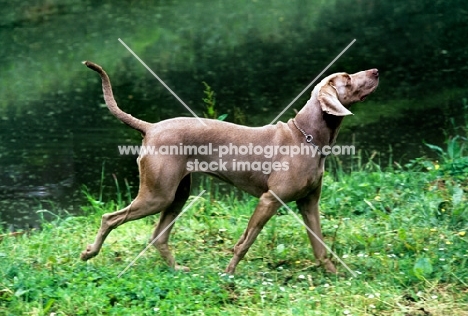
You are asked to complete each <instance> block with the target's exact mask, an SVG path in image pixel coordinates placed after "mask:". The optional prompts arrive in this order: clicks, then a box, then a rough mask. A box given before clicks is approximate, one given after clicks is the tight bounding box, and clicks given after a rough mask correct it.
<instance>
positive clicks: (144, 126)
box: [83, 61, 151, 135]
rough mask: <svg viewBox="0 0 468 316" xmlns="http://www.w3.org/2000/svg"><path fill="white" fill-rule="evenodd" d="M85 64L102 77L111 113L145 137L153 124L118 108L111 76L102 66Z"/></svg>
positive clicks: (85, 62) (105, 97)
mask: <svg viewBox="0 0 468 316" xmlns="http://www.w3.org/2000/svg"><path fill="white" fill-rule="evenodd" d="M83 64H85V65H86V66H87V67H88V68H90V69H92V70H94V71H96V72H97V73H99V75H100V76H101V79H102V91H103V92H104V100H105V101H106V105H107V107H108V108H109V111H110V112H111V113H112V114H113V115H114V116H115V117H117V118H118V119H119V120H121V121H122V122H124V123H125V124H127V125H128V126H130V127H132V128H134V129H136V130H137V131H140V132H141V133H142V134H143V135H145V134H146V131H147V130H148V128H149V127H150V125H151V124H150V123H148V122H145V121H142V120H140V119H137V118H136V117H133V116H131V115H130V114H128V113H125V112H124V111H122V110H121V109H120V108H119V107H118V106H117V102H116V101H115V99H114V94H113V93H112V86H111V83H110V79H109V76H108V75H107V73H106V72H105V71H104V69H102V67H101V66H99V65H97V64H95V63H92V62H90V61H84V62H83Z"/></svg>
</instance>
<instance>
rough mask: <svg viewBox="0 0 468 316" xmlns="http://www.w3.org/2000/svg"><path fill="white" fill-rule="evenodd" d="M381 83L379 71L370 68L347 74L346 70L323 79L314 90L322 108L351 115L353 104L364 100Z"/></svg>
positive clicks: (340, 114)
mask: <svg viewBox="0 0 468 316" xmlns="http://www.w3.org/2000/svg"><path fill="white" fill-rule="evenodd" d="M378 85H379V71H378V70H377V69H369V70H364V71H360V72H357V73H355V74H351V75H350V74H347V73H344V72H341V73H336V74H333V75H330V76H328V77H326V78H325V79H323V80H322V81H321V82H320V83H319V84H318V85H317V86H316V88H315V89H314V90H318V96H317V98H318V100H319V102H320V105H321V107H322V110H323V111H324V112H326V113H328V114H332V115H336V116H346V115H351V114H353V113H351V111H349V110H348V108H349V107H350V106H351V104H353V103H356V102H359V101H364V99H365V98H366V97H367V96H368V95H369V94H371V93H372V92H373V91H374V90H375V89H376V88H377V86H378Z"/></svg>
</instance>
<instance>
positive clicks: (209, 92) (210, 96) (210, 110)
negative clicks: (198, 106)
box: [203, 81, 228, 121]
mask: <svg viewBox="0 0 468 316" xmlns="http://www.w3.org/2000/svg"><path fill="white" fill-rule="evenodd" d="M203 85H204V86H205V90H203V93H204V94H205V98H203V102H204V103H205V109H206V112H204V114H205V117H206V118H211V119H218V120H220V121H224V120H225V119H226V117H227V116H228V115H227V114H222V115H220V116H218V111H217V110H216V98H215V92H214V91H213V89H211V87H210V86H209V85H208V84H207V83H206V82H204V81H203Z"/></svg>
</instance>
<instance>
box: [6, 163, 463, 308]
mask: <svg viewBox="0 0 468 316" xmlns="http://www.w3.org/2000/svg"><path fill="white" fill-rule="evenodd" d="M422 168H424V171H420V170H421V169H422ZM361 169H362V170H361V171H355V172H353V173H350V174H347V173H339V175H338V179H335V178H333V177H332V176H330V175H329V174H327V175H326V176H325V179H324V192H323V197H322V201H321V208H322V214H323V218H322V227H323V231H324V233H325V235H326V239H325V241H326V243H327V244H328V245H329V246H330V247H332V249H333V250H334V251H335V252H336V253H337V254H338V255H339V256H340V257H341V258H342V260H343V261H344V262H345V263H346V265H348V266H349V267H350V268H351V269H352V271H354V272H355V273H356V275H357V276H356V277H353V276H352V275H351V274H350V273H349V272H348V271H347V270H346V269H345V268H344V267H343V266H342V265H340V264H339V263H336V264H337V267H338V268H339V272H340V274H339V275H338V276H336V275H330V274H327V273H326V272H324V271H323V270H322V269H321V268H319V267H317V266H316V264H315V263H314V259H313V255H312V251H311V247H310V245H309V242H308V240H307V237H306V234H305V229H304V228H303V227H302V225H301V224H300V223H298V222H297V221H296V220H295V219H294V217H293V216H291V215H288V214H287V212H286V211H281V212H279V215H278V216H275V217H274V218H273V219H272V220H271V221H270V222H269V223H268V224H267V225H266V227H265V229H264V230H263V231H262V233H261V234H260V236H259V238H258V239H257V241H256V243H255V244H254V245H253V246H252V248H251V249H250V251H249V253H248V254H247V256H246V258H245V259H244V260H243V261H241V263H240V264H239V266H238V269H237V273H236V275H235V276H234V277H230V276H227V275H225V274H223V273H222V271H223V270H224V268H225V267H226V265H227V263H228V261H229V260H230V258H231V249H232V247H233V245H234V244H235V242H236V240H237V238H239V236H240V234H241V233H242V231H243V229H244V228H245V227H246V225H247V221H248V219H249V216H250V214H251V212H252V209H253V208H254V207H255V204H256V199H254V198H251V197H248V196H246V195H235V194H233V193H232V194H229V195H223V194H221V193H220V192H219V191H217V190H216V188H213V187H212V188H210V192H211V195H208V194H205V196H204V197H203V198H201V199H200V200H198V201H197V202H196V203H195V204H194V205H193V206H192V208H190V209H189V210H188V211H187V212H186V213H185V214H184V215H183V216H182V217H181V218H180V219H179V220H178V221H177V223H176V224H175V228H174V233H175V234H173V237H172V247H173V249H174V250H175V252H176V256H177V260H178V262H179V263H181V264H184V265H187V266H189V267H190V268H191V272H189V273H183V272H176V271H172V270H171V269H170V268H168V267H166V266H165V265H164V264H163V262H162V259H161V258H160V257H159V255H158V254H157V252H156V251H155V250H154V249H152V248H151V249H150V250H149V251H147V252H146V253H145V254H144V255H143V256H142V257H141V258H140V259H139V260H138V261H137V262H136V264H135V265H134V266H132V267H131V268H130V269H129V270H128V271H127V272H126V273H125V274H124V275H123V276H122V277H121V278H118V277H117V275H118V274H119V273H120V272H121V271H122V270H123V269H124V268H125V267H126V266H127V265H128V264H129V263H130V262H131V261H132V260H133V259H134V258H135V256H136V255H137V254H138V253H139V252H140V251H141V250H143V249H144V247H145V246H146V245H147V242H148V239H149V237H150V234H151V231H152V228H153V226H154V223H153V221H155V220H156V219H157V218H147V219H144V220H139V221H135V222H131V223H128V224H125V225H123V226H121V227H119V228H118V229H117V230H115V231H113V232H112V233H111V234H110V236H109V238H108V239H107V241H106V243H105V244H104V246H103V249H102V252H101V253H100V254H99V255H98V256H97V257H96V258H94V259H92V260H90V261H89V262H86V263H84V262H81V261H80V260H79V259H78V258H79V253H80V252H81V251H82V250H83V248H84V247H85V245H86V244H88V243H90V242H91V241H92V240H93V238H94V235H95V233H96V230H97V228H98V226H99V222H100V216H101V215H102V213H104V212H110V211H114V210H116V209H117V208H118V207H119V206H118V202H117V201H110V202H107V203H102V202H99V201H96V200H93V199H92V198H91V197H89V198H90V202H92V203H90V204H89V205H88V206H86V207H85V211H86V213H87V214H88V215H87V216H79V217H71V216H70V217H67V218H63V219H58V220H56V221H54V222H51V223H44V224H43V229H42V230H40V231H33V232H30V233H29V234H24V235H21V236H18V237H16V238H14V237H13V236H8V235H6V236H4V237H3V239H2V241H1V243H0V271H1V272H0V280H1V281H0V314H2V315H26V314H28V315H50V314H51V313H56V315H151V314H161V315H219V314H221V315H246V314H247V315H305V314H307V315H450V314H452V315H467V314H466V311H467V310H468V295H467V292H468V269H467V261H468V247H467V246H468V245H467V243H468V239H467V238H468V235H466V233H467V231H468V210H467V207H466V205H467V194H466V192H467V190H468V179H467V178H466V176H465V177H464V178H463V177H459V176H458V177H452V176H451V175H450V173H447V172H445V171H444V166H439V165H438V164H436V163H432V162H429V161H426V163H425V165H424V166H422V164H421V161H420V160H418V161H415V162H414V164H413V165H412V166H411V167H410V168H399V169H396V170H388V171H382V170H380V168H379V166H377V165H375V164H373V165H372V168H371V166H369V165H365V166H363V167H362V168H361ZM118 199H121V200H122V198H121V197H119V198H118ZM124 200H125V199H124ZM291 207H292V208H293V209H295V206H294V204H291Z"/></svg>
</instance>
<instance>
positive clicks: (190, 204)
mask: <svg viewBox="0 0 468 316" xmlns="http://www.w3.org/2000/svg"><path fill="white" fill-rule="evenodd" d="M205 192H206V190H203V191H201V192H200V194H198V195H197V197H196V198H194V199H193V201H192V202H190V203H189V205H187V206H186V207H185V208H184V209H183V210H182V212H180V214H179V215H177V217H176V218H174V220H173V221H172V222H170V223H169V225H167V227H166V228H164V229H163V230H162V232H160V233H159V235H158V236H156V237H155V238H154V239H153V240H152V241H151V242H150V243H149V244H148V246H146V248H145V249H143V250H142V251H141V252H140V253H139V254H138V256H136V257H135V259H133V261H132V262H130V263H129V265H128V266H126V267H125V269H123V270H122V272H120V273H119V275H118V276H117V277H118V278H120V277H121V276H122V275H123V274H124V273H125V272H126V271H127V270H128V269H130V267H131V266H133V265H134V264H135V262H136V261H137V260H138V259H139V258H140V257H141V256H143V254H144V253H145V252H146V250H148V249H149V247H151V246H152V245H153V244H154V243H155V242H156V240H158V239H159V237H161V235H162V234H164V233H165V232H166V230H168V229H169V228H170V227H171V226H172V225H173V224H174V223H175V221H176V220H178V219H179V217H181V216H182V214H184V213H185V212H186V211H187V210H188V209H189V208H190V207H191V206H192V205H193V203H195V201H196V200H198V199H199V198H200V196H202V194H203V193H205Z"/></svg>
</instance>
